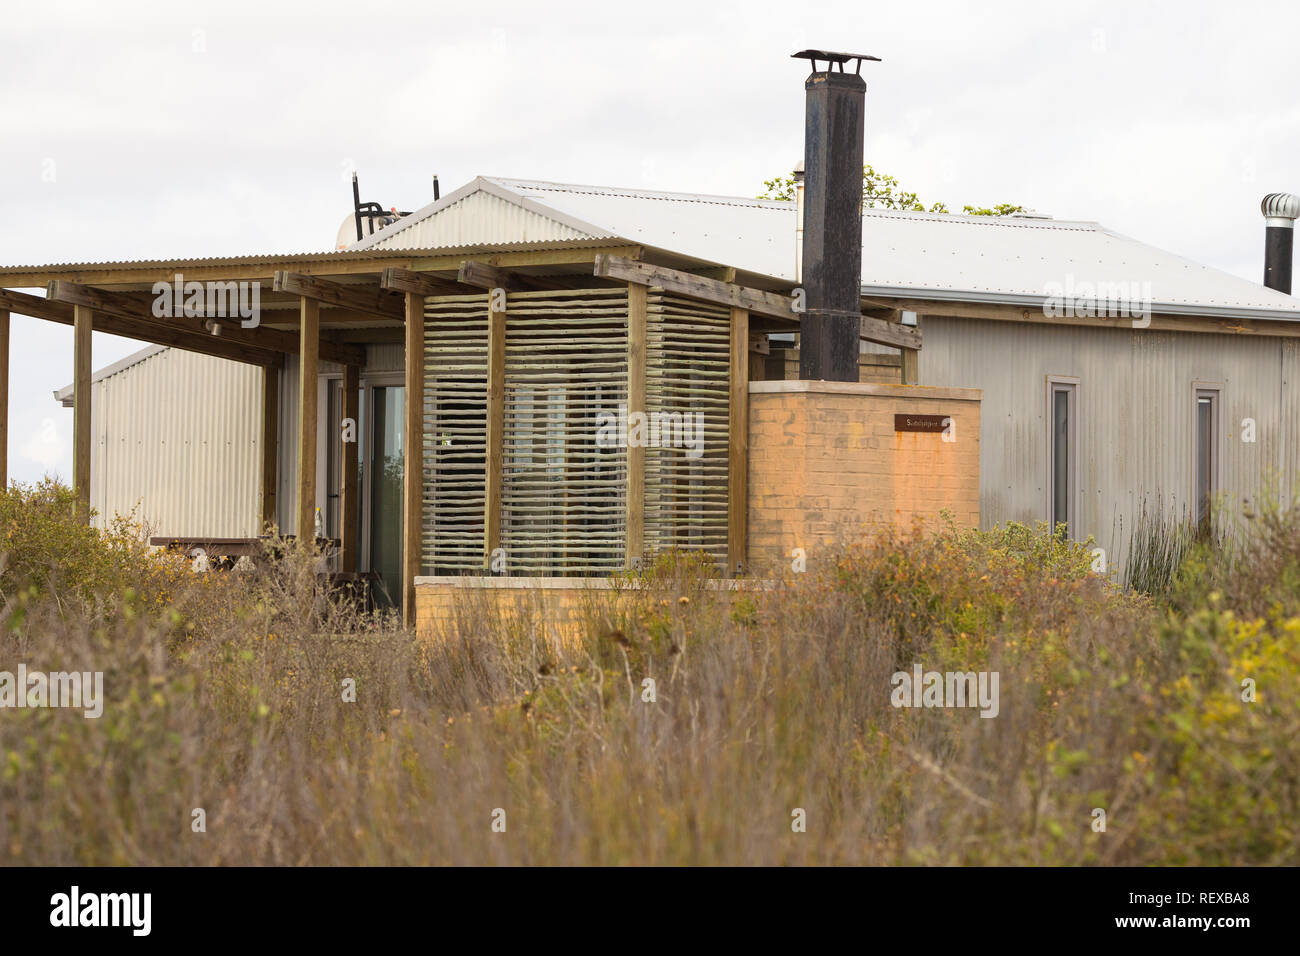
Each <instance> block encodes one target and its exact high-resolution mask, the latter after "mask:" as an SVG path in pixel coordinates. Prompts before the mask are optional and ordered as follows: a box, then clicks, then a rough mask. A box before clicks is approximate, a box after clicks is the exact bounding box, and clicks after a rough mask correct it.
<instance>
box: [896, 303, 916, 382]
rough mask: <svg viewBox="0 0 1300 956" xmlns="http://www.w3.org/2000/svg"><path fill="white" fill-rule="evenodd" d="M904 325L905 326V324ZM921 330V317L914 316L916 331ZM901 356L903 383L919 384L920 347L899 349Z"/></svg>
mask: <svg viewBox="0 0 1300 956" xmlns="http://www.w3.org/2000/svg"><path fill="white" fill-rule="evenodd" d="M905 327H906V326H905ZM920 330H921V317H920V316H919V315H918V316H917V317H916V331H918V332H919V331H920ZM898 351H899V353H900V354H901V355H902V358H903V384H904V385H920V384H921V350H920V349H907V348H903V349H899V350H898Z"/></svg>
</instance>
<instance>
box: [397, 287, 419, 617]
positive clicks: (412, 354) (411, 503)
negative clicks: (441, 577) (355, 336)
mask: <svg viewBox="0 0 1300 956" xmlns="http://www.w3.org/2000/svg"><path fill="white" fill-rule="evenodd" d="M405 311H406V352H405V366H406V439H405V455H406V460H405V464H404V466H403V471H402V475H403V482H404V485H403V491H404V492H405V496H404V497H405V501H404V502H403V506H402V620H403V621H404V622H405V624H406V626H407V627H408V628H412V629H414V628H415V626H416V620H415V578H416V576H417V575H419V573H420V569H421V563H420V550H421V549H420V544H421V539H422V538H423V535H424V296H422V295H417V294H415V293H412V292H408V293H407V294H406V310H405Z"/></svg>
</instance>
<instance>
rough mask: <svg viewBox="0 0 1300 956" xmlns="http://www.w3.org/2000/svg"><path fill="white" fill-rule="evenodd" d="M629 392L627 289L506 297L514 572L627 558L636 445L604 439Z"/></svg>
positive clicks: (602, 565)
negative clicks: (605, 419) (606, 417)
mask: <svg viewBox="0 0 1300 956" xmlns="http://www.w3.org/2000/svg"><path fill="white" fill-rule="evenodd" d="M626 401H627V291H626V289H580V290H566V291H563V292H515V293H511V294H510V295H509V296H508V297H507V300H506V363H505V447H504V449H503V452H502V459H503V476H502V515H501V546H502V548H504V551H505V559H506V571H507V573H508V574H523V575H556V576H564V575H600V574H608V573H610V572H612V571H617V570H618V569H619V568H621V567H622V566H623V543H624V539H625V536H626V521H625V515H624V512H625V497H626V493H627V449H626V448H625V447H622V446H621V445H608V443H606V444H607V445H608V446H607V447H600V446H599V445H598V444H597V435H598V415H599V413H601V412H607V413H610V414H614V415H617V414H618V411H619V406H620V405H623V404H625V403H626Z"/></svg>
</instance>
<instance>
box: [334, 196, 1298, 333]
mask: <svg viewBox="0 0 1300 956" xmlns="http://www.w3.org/2000/svg"><path fill="white" fill-rule="evenodd" d="M794 228H795V210H794V204H793V203H789V202H774V201H770V200H760V199H746V198H743V197H735V196H708V195H696V194H690V193H667V192H655V191H652V190H644V189H615V188H610V187H606V186H576V185H567V184H564V183H551V182H541V181H535V180H523V179H502V178H496V177H479V178H478V179H475V180H474V181H473V182H471V183H469V184H468V185H466V186H464V187H462V188H461V189H459V190H457V191H456V192H454V193H452V194H450V195H448V196H446V197H443V198H442V199H441V200H439V201H438V202H435V203H433V204H431V205H429V206H426V207H424V208H423V209H421V210H419V211H418V212H416V213H413V214H412V215H410V216H408V217H405V218H403V219H401V220H399V221H398V222H396V223H394V224H393V225H391V226H389V227H388V228H387V229H383V230H381V231H380V232H378V233H376V234H375V235H374V236H372V237H368V238H367V239H365V240H363V241H362V242H359V243H357V244H355V245H353V246H350V247H349V251H352V250H362V249H366V248H370V247H374V248H375V249H392V250H396V249H440V248H446V247H448V246H465V245H471V244H474V243H482V244H484V245H488V244H496V243H499V242H505V241H510V242H521V241H522V242H543V241H556V240H560V241H563V240H581V239H604V238H608V239H622V240H626V241H628V242H630V243H636V244H641V245H646V246H652V247H655V248H659V249H664V250H668V251H671V252H674V253H678V254H680V255H684V256H689V257H691V258H695V259H702V260H705V261H708V262H715V263H718V264H720V265H727V266H734V267H736V268H737V269H741V270H744V271H747V272H753V273H758V274H762V275H768V276H772V277H774V278H778V279H782V280H786V281H793V278H794V275H793V273H794V241H795V240H794ZM1103 284H1104V286H1103ZM1089 285H1090V286H1091V287H1092V288H1093V290H1097V294H1098V297H1099V298H1100V299H1103V300H1104V298H1105V293H1101V292H1100V291H1099V290H1098V287H1099V286H1103V288H1107V289H1109V290H1110V293H1111V295H1112V296H1114V295H1115V294H1116V290H1119V295H1118V300H1119V302H1121V303H1128V302H1135V303H1139V304H1143V305H1146V304H1149V305H1150V308H1151V310H1152V311H1155V312H1165V313H1173V314H1188V315H1213V316H1219V317H1240V318H1270V319H1287V320H1290V319H1297V318H1300V298H1295V297H1292V296H1288V295H1284V294H1282V293H1280V292H1276V291H1274V290H1272V289H1268V288H1266V287H1265V286H1263V285H1260V284H1258V283H1255V282H1251V281H1249V280H1246V279H1242V278H1239V277H1237V276H1234V275H1231V274H1229V273H1226V272H1222V271H1220V270H1218V269H1212V268H1210V267H1209V266H1205V265H1201V264H1199V263H1196V262H1192V261H1191V260H1188V259H1184V258H1181V257H1179V256H1176V255H1173V254H1172V253H1168V252H1165V251H1163V250H1160V249H1157V248H1155V247H1153V246H1149V245H1146V244H1145V243H1141V242H1138V241H1137V240H1135V239H1130V238H1128V237H1126V236H1121V235H1119V234H1117V233H1114V232H1111V231H1110V230H1108V229H1106V228H1104V227H1103V226H1101V225H1099V224H1098V223H1095V222H1068V221H1061V220H1053V219H1041V218H1018V217H994V216H965V215H951V214H947V213H923V212H899V211H896V210H889V209H867V210H864V213H863V217H862V292H863V294H864V295H878V296H906V297H912V298H924V299H944V300H950V301H961V302H982V303H1006V304H1014V305H1027V306H1033V307H1034V308H1040V307H1041V306H1042V304H1043V300H1044V298H1045V297H1046V296H1049V295H1053V294H1056V295H1061V294H1062V293H1064V294H1066V295H1069V294H1070V290H1071V289H1073V290H1074V295H1076V296H1082V297H1084V298H1087V297H1088V293H1087V291H1086V288H1087V286H1089Z"/></svg>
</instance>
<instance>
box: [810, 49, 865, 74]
mask: <svg viewBox="0 0 1300 956" xmlns="http://www.w3.org/2000/svg"><path fill="white" fill-rule="evenodd" d="M790 59H792V60H812V67H813V72H814V73H816V72H817V61H818V60H825V61H826V72H828V73H829V72H830V65H831V64H832V63H838V64H839V65H840V72H841V73H843V72H844V64H845V63H847V62H848V61H849V60H857V61H858V62H857V69H855V70H854V71H853V72H855V73H858V74H861V73H862V61H863V60H874V61H875V62H876V63H879V62H881V61H880V57H878V56H871V55H870V54H867V53H832V52H831V51H830V50H800V51H799V52H798V53H791V54H790Z"/></svg>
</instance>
